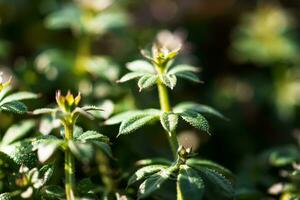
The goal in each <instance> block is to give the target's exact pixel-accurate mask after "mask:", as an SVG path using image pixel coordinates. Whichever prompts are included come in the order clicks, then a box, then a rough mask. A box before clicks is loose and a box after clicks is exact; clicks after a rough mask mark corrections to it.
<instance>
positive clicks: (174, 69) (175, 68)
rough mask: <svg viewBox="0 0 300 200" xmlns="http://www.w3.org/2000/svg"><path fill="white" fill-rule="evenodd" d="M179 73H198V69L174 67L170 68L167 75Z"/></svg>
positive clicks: (186, 66)
mask: <svg viewBox="0 0 300 200" xmlns="http://www.w3.org/2000/svg"><path fill="white" fill-rule="evenodd" d="M181 72H199V69H198V68H197V67H194V66H191V65H185V64H182V65H176V66H174V67H172V68H171V69H170V70H169V71H168V74H175V75H176V74H177V73H181Z"/></svg>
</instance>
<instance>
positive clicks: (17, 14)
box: [0, 0, 300, 193]
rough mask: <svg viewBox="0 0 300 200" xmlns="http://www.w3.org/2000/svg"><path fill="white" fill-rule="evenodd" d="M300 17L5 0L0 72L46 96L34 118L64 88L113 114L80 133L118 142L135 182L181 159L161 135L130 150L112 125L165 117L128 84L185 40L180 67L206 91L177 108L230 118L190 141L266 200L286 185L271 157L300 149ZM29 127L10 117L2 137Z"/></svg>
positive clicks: (188, 0)
mask: <svg viewBox="0 0 300 200" xmlns="http://www.w3.org/2000/svg"><path fill="white" fill-rule="evenodd" d="M299 9H300V1H299V0H282V1H279V0H278V1H275V0H274V1H272V0H270V1H267V0H265V1H263V0H260V1H255V0H253V1H249V0H184V1H174V0H152V1H146V0H136V1H133V0H115V1H114V2H111V1H109V0H101V1H100V0H99V1H96V0H94V1H93V0H82V1H80V0H78V1H76V0H74V1H67V0H65V1H64V0H0V67H1V68H0V70H1V71H4V73H5V74H6V75H7V76H10V75H11V76H13V77H14V83H15V85H16V88H18V89H20V90H29V91H33V92H35V93H40V94H42V97H41V98H40V99H39V100H37V101H34V102H29V105H30V108H31V109H34V108H39V107H42V106H45V105H49V104H50V105H51V104H52V103H53V102H54V95H55V91H56V90H57V89H61V90H62V91H64V92H66V91H67V90H68V89H70V90H72V91H73V92H74V93H76V92H77V91H81V93H82V94H83V96H84V97H83V99H84V101H85V103H94V104H97V105H102V106H103V107H104V108H105V110H106V112H105V113H104V114H103V116H99V117H100V118H102V119H98V121H97V122H96V123H95V122H92V123H90V122H87V121H84V120H81V121H80V123H81V125H82V126H84V127H89V128H94V129H99V130H101V132H103V133H105V134H106V135H108V136H109V137H110V138H111V139H112V143H113V146H112V148H113V151H114V154H115V156H116V158H117V161H114V162H113V163H112V165H113V166H114V168H116V169H117V170H121V171H122V172H130V171H129V169H130V168H132V167H133V166H134V162H135V161H137V160H139V159H142V158H145V157H156V156H161V155H165V156H166V157H170V155H171V154H170V152H169V146H168V143H167V140H166V138H165V135H164V134H160V133H163V130H162V129H160V128H159V126H158V125H157V126H156V125H151V126H148V128H146V129H142V130H140V131H138V132H137V133H134V134H133V135H132V137H126V136H124V137H120V138H118V139H116V138H115V136H116V134H117V130H118V127H114V126H109V127H107V126H103V121H104V119H105V118H107V117H109V116H110V115H111V114H113V113H118V112H121V111H125V110H129V109H136V108H149V107H158V106H159V105H158V100H157V93H156V92H157V91H156V90H155V89H153V90H149V91H147V92H143V93H139V92H138V89H137V86H136V84H135V83H130V84H124V85H120V84H117V83H116V80H117V79H118V78H119V77H120V76H121V75H122V74H124V73H125V72H126V69H125V64H126V63H127V62H130V61H133V60H135V59H137V58H141V55H140V53H139V50H140V49H141V48H145V47H148V46H149V45H150V44H151V42H152V41H153V40H154V38H155V36H156V34H157V33H158V32H159V31H161V30H165V29H167V30H170V31H172V32H175V33H177V34H179V35H181V36H182V38H184V40H185V44H184V48H183V51H182V55H181V57H180V58H179V60H182V61H184V62H187V63H190V64H193V65H195V66H198V67H200V68H201V69H202V71H201V73H200V77H201V79H202V80H203V81H204V82H205V83H204V84H200V85H197V84H192V83H188V82H184V81H181V82H180V83H179V84H178V87H177V88H176V89H175V90H174V91H171V92H170V95H171V99H172V104H176V103H179V102H181V101H196V102H198V103H203V104H207V105H210V106H213V107H215V108H217V109H219V110H220V111H222V113H224V114H225V115H226V116H227V117H228V118H230V121H229V122H224V121H219V120H215V119H210V124H211V127H212V133H213V134H212V136H211V137H207V136H206V135H205V134H201V133H198V132H197V131H196V130H193V129H186V127H184V126H180V130H181V132H180V134H179V137H180V140H181V141H182V142H183V143H187V145H192V146H194V150H196V151H197V152H199V155H200V156H201V157H205V158H209V159H212V160H214V161H217V162H219V163H220V164H222V165H224V166H226V167H228V168H229V169H231V170H232V171H233V172H234V173H235V174H236V175H237V182H238V183H237V185H238V188H239V187H240V188H243V187H244V186H247V188H252V189H254V190H256V191H260V192H262V193H265V192H266V190H267V188H268V187H269V186H270V185H272V183H274V182H276V181H277V179H279V178H278V177H277V172H276V171H272V169H269V167H268V163H267V161H266V160H265V159H264V152H266V151H267V150H268V149H270V148H274V147H278V146H285V145H290V144H294V145H297V139H295V136H296V135H297V134H299V131H300V129H299V128H300V126H299V122H298V120H299V116H300V112H299V104H300V59H299V55H300V52H299V50H300V49H299V48H300V46H299V45H300V44H299V38H300V31H299V28H300V27H299V23H300V16H299V15H300V12H299ZM26 117H27V118H31V117H32V116H26ZM18 120H20V117H15V116H13V115H7V114H5V115H3V114H0V128H1V132H4V131H5V130H6V129H7V127H9V126H10V125H11V124H12V123H14V122H16V121H18ZM44 120H46V119H44ZM48 120H50V121H51V119H48ZM41 121H43V120H41ZM41 124H43V123H42V122H41ZM41 126H42V125H41ZM48 126H49V125H48ZM33 134H37V133H33ZM146 141H147V142H146ZM265 170H267V173H265Z"/></svg>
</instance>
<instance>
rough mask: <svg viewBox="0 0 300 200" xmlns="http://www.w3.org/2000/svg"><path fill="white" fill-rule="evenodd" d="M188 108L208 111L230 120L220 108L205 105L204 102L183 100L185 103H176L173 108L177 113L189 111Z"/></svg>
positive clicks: (200, 111)
mask: <svg viewBox="0 0 300 200" xmlns="http://www.w3.org/2000/svg"><path fill="white" fill-rule="evenodd" d="M188 110H190V111H194V112H198V113H208V114H211V115H214V116H217V117H219V118H221V119H224V120H228V119H227V118H226V117H225V116H224V115H223V114H222V113H220V112H219V111H218V110H216V109H214V108H212V107H210V106H207V105H203V104H197V103H193V102H183V103H180V104H178V105H176V106H175V107H174V109H173V111H174V112H175V113H181V112H184V111H188Z"/></svg>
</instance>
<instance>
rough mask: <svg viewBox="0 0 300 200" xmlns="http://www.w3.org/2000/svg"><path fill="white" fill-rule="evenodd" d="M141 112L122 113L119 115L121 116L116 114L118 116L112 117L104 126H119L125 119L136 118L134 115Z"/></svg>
mask: <svg viewBox="0 0 300 200" xmlns="http://www.w3.org/2000/svg"><path fill="white" fill-rule="evenodd" d="M140 112H141V111H138V110H133V111H126V112H122V113H119V114H116V115H114V116H112V117H111V118H109V119H108V120H106V121H105V122H104V124H106V125H114V124H119V123H121V122H122V121H124V120H125V119H128V118H129V117H131V116H134V115H136V114H138V113H140Z"/></svg>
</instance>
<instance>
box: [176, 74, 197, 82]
mask: <svg viewBox="0 0 300 200" xmlns="http://www.w3.org/2000/svg"><path fill="white" fill-rule="evenodd" d="M176 76H177V77H180V78H183V79H186V80H189V81H192V82H196V83H201V82H202V81H201V80H200V79H199V77H198V76H197V75H196V74H194V73H192V72H178V73H176Z"/></svg>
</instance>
